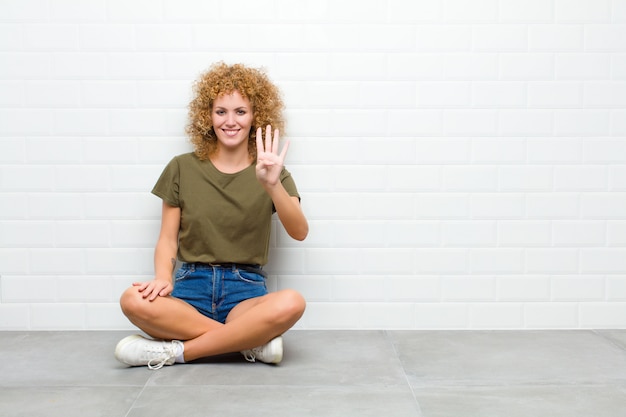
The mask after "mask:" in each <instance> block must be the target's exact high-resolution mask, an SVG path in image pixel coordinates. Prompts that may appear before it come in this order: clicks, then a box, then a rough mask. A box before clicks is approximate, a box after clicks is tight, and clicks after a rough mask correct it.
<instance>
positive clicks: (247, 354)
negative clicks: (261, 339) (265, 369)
mask: <svg viewBox="0 0 626 417" xmlns="http://www.w3.org/2000/svg"><path fill="white" fill-rule="evenodd" d="M241 354H242V355H243V356H244V358H246V360H247V361H248V362H256V360H257V359H258V360H260V361H261V362H265V363H280V361H282V360H283V338H282V336H278V337H275V338H273V339H272V340H270V341H269V342H268V343H266V344H264V345H263V346H259V347H255V348H252V349H250V350H244V351H242V352H241Z"/></svg>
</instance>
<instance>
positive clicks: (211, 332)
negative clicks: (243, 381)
mask: <svg viewBox="0 0 626 417" xmlns="http://www.w3.org/2000/svg"><path fill="white" fill-rule="evenodd" d="M120 305H121V307H122V311H123V312H124V314H125V315H126V317H128V319H129V320H130V321H131V322H132V323H133V324H134V325H135V326H137V327H139V328H140V329H141V330H143V331H144V332H145V333H147V334H148V335H150V336H152V337H154V338H158V339H165V340H172V339H175V340H181V341H182V342H183V345H184V358H185V361H192V360H194V359H199V358H203V357H207V356H214V355H220V354H223V353H230V352H240V351H243V350H247V349H252V348H254V347H257V346H260V345H263V344H265V343H267V342H269V341H270V340H272V339H273V338H275V337H277V336H279V335H281V334H283V333H284V332H286V331H287V330H289V329H290V328H291V327H292V326H293V325H294V324H295V323H296V322H297V321H298V320H299V319H300V317H302V314H303V313H304V309H305V307H306V303H305V300H304V298H303V297H302V295H300V294H299V293H298V292H296V291H294V290H281V291H277V292H273V293H269V294H267V295H264V296H261V297H256V298H251V299H248V300H245V301H242V302H241V303H239V304H238V305H237V306H236V307H235V308H233V309H232V310H231V311H230V313H229V314H228V317H227V318H226V323H225V324H222V323H220V322H218V321H215V320H212V319H210V318H208V317H206V316H203V315H202V314H200V313H199V312H198V311H197V310H196V309H195V308H194V307H192V306H191V305H189V304H187V303H186V302H184V301H182V300H180V299H177V298H174V297H171V296H167V297H157V298H156V299H155V300H154V301H148V300H147V299H144V298H143V297H142V295H141V293H139V291H138V290H137V289H136V288H135V287H131V288H129V289H127V290H126V291H125V292H124V293H123V294H122V297H121V299H120Z"/></svg>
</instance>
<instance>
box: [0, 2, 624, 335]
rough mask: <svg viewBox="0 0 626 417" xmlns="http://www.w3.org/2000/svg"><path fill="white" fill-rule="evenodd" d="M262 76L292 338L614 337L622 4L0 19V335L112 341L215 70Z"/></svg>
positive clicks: (153, 7) (102, 5)
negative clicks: (351, 334)
mask: <svg viewBox="0 0 626 417" xmlns="http://www.w3.org/2000/svg"><path fill="white" fill-rule="evenodd" d="M218 60H224V61H226V62H229V63H234V62H244V63H246V64H249V65H252V66H256V67H265V68H267V70H268V72H269V74H270V76H271V78H272V79H273V80H274V81H276V83H277V84H279V86H280V87H281V89H282V90H283V92H284V95H285V101H286V103H287V105H288V110H287V116H288V133H289V136H290V137H291V139H292V147H291V149H290V154H289V156H288V167H289V169H290V170H291V171H292V172H293V174H294V176H295V177H296V180H297V183H298V185H299V188H300V191H301V193H302V197H303V205H304V210H305V211H306V213H307V215H308V217H309V219H310V225H311V233H310V236H309V238H308V239H307V240H306V241H305V242H302V243H299V242H294V241H292V240H290V239H289V238H288V237H287V236H286V234H285V233H284V232H283V231H282V230H281V229H280V227H279V226H278V225H277V224H275V228H274V229H275V231H276V232H275V234H274V236H273V238H272V245H273V252H272V255H271V261H270V265H269V266H268V271H269V272H270V274H271V278H270V280H269V286H270V288H272V289H277V288H287V287H292V288H296V289H298V290H300V291H301V292H302V293H304V295H305V296H306V298H307V299H308V302H309V304H308V305H309V306H308V310H307V313H306V314H305V316H304V318H303V319H302V321H301V322H300V323H299V324H298V327H300V328H346V329H359V328H361V329H371V328H391V329H395V328H401V329H422V328H423V329H470V328H473V329H485V328H487V329H520V328H611V327H619V328H624V327H626V1H624V0H480V1H472V2H468V1H465V0H419V1H412V0H387V1H378V0H367V1H363V0H360V1H357V0H339V1H332V2H331V1H329V0H306V1H299V2H293V1H289V0H245V1H238V2H236V3H229V2H222V1H217V0H202V1H200V0H150V1H148V0H132V1H126V0H63V1H45V0H4V1H2V2H0V329H120V328H123V329H128V328H131V326H130V324H129V323H128V322H127V321H126V319H125V318H124V317H123V316H122V314H121V313H120V311H119V307H118V305H117V299H118V297H119V294H120V293H121V292H122V291H123V289H124V288H125V287H126V286H127V285H129V284H130V283H131V282H132V281H135V280H143V279H149V278H150V277H151V274H152V249H153V246H154V243H155V239H156V235H157V233H158V226H159V214H160V201H159V200H158V199H157V198H156V197H154V196H152V195H150V193H149V191H150V189H151V187H152V185H153V184H154V182H155V181H156V179H157V177H158V175H159V173H160V172H161V169H162V168H163V166H164V164H165V163H166V162H167V161H168V160H169V159H170V158H171V157H172V156H174V155H176V154H179V153H182V152H187V151H188V150H190V147H189V145H188V143H186V141H185V137H184V130H183V128H184V124H185V117H186V109H185V107H186V105H187V102H188V100H189V97H190V86H191V83H192V81H193V79H194V78H195V77H196V75H197V74H198V73H199V72H200V71H202V70H204V69H206V68H207V67H208V66H209V65H210V64H211V63H212V62H215V61H218Z"/></svg>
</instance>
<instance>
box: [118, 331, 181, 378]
mask: <svg viewBox="0 0 626 417" xmlns="http://www.w3.org/2000/svg"><path fill="white" fill-rule="evenodd" d="M182 345H183V342H180V341H178V340H172V341H169V342H168V341H164V340H152V339H147V338H145V337H143V336H140V335H138V334H134V335H132V336H128V337H125V338H123V339H122V340H120V341H119V343H118V344H117V346H116V347H115V358H116V359H117V360H118V361H120V362H122V363H124V364H126V365H130V366H142V365H148V368H150V369H161V368H162V367H163V365H173V364H174V361H175V360H176V354H177V352H176V351H177V349H179V348H180V351H182V348H183V346H182Z"/></svg>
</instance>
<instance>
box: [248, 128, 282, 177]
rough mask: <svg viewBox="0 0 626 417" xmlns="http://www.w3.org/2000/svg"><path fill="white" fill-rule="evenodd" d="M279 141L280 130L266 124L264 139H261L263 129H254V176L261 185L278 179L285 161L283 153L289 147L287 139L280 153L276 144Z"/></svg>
mask: <svg viewBox="0 0 626 417" xmlns="http://www.w3.org/2000/svg"><path fill="white" fill-rule="evenodd" d="M279 142H280V132H279V131H278V129H276V130H274V134H273V135H272V126H270V125H267V128H266V129H265V140H263V129H261V128H258V129H257V131H256V158H257V161H256V177H257V179H258V180H259V182H260V183H261V184H262V185H263V186H270V187H272V186H274V185H276V184H278V182H279V181H280V173H281V171H282V169H283V166H284V162H285V155H287V149H288V148H289V141H287V142H285V146H283V149H282V151H281V152H280V154H279V153H278V145H279Z"/></svg>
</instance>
